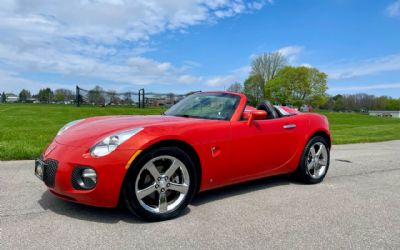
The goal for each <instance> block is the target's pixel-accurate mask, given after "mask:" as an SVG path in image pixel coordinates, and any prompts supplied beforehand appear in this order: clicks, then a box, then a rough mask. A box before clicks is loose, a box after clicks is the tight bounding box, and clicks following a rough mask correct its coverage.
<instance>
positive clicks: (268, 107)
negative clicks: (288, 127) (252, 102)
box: [257, 101, 279, 119]
mask: <svg viewBox="0 0 400 250" xmlns="http://www.w3.org/2000/svg"><path fill="white" fill-rule="evenodd" d="M257 109H258V110H265V111H267V119H274V118H277V117H279V116H278V113H277V112H276V110H275V108H274V106H273V105H272V104H271V103H270V102H269V101H263V102H262V103H260V105H258V106H257Z"/></svg>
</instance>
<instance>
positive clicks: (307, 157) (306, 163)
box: [296, 136, 330, 184]
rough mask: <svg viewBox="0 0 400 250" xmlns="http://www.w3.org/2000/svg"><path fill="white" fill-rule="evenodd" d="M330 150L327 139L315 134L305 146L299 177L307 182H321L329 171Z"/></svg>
mask: <svg viewBox="0 0 400 250" xmlns="http://www.w3.org/2000/svg"><path fill="white" fill-rule="evenodd" d="M329 154H330V152H329V146H328V143H327V141H326V140H325V139H324V138H323V137H321V136H314V137H313V138H311V139H310V141H309V142H308V143H307V145H306V146H305V148H304V151H303V155H302V157H301V162H300V164H299V166H298V168H297V171H296V175H297V177H298V179H299V180H300V181H302V182H304V183H307V184H316V183H319V182H321V181H322V180H323V179H324V178H325V176H326V173H327V172H328V168H329V160H330V155H329Z"/></svg>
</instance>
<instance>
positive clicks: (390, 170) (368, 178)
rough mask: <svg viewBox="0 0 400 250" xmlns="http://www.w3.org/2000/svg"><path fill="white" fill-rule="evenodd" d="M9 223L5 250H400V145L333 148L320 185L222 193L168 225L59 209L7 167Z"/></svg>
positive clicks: (284, 181)
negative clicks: (146, 249)
mask: <svg viewBox="0 0 400 250" xmlns="http://www.w3.org/2000/svg"><path fill="white" fill-rule="evenodd" d="M0 220H1V221H0V229H1V230H0V238H1V241H0V249H39V248H44V249H50V248H57V249H58V248H63V249H66V248H76V249H77V248H79V249H88V248H98V249H110V248H116V249H128V248H129V249H133V248H138V249H144V248H152V249H161V248H164V249H171V248H179V249H189V248H191V249H209V248H212V249H227V248H230V249H231V248H233V249H254V248H256V249H294V248H296V249H309V248H312V249H350V248H351V249H366V248H368V249H370V248H373V249H400V141H390V142H383V143H370V144H352V145H340V146H334V148H333V150H332V155H331V166H330V169H329V172H328V175H327V177H326V179H325V181H324V182H323V183H321V184H318V185H302V184H299V183H296V182H293V181H291V180H290V178H288V177H287V176H280V177H272V178H266V179H262V180H258V181H253V182H249V183H245V184H239V185H235V186H231V187H226V188H222V189H218V190H213V191H209V192H205V193H202V194H200V195H198V197H197V198H196V199H195V200H194V201H193V202H192V204H191V205H190V206H189V208H188V209H186V211H185V213H184V215H183V216H181V217H179V218H177V219H175V220H171V221H165V222H159V223H146V222H143V221H140V220H137V219H135V218H134V217H132V216H131V215H130V214H129V213H128V212H127V211H126V210H124V209H122V208H119V209H101V208H94V207H89V206H83V205H79V204H73V203H69V202H65V201H62V200H59V199H58V198H56V197H53V196H52V195H51V194H49V193H48V192H47V191H46V188H45V187H44V185H43V184H42V183H41V182H40V181H39V180H38V179H37V178H36V177H35V176H34V175H33V161H11V162H0Z"/></svg>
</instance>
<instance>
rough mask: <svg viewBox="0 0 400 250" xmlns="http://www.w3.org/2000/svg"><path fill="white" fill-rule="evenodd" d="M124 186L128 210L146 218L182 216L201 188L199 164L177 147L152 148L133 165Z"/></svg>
mask: <svg viewBox="0 0 400 250" xmlns="http://www.w3.org/2000/svg"><path fill="white" fill-rule="evenodd" d="M131 168H132V169H131V171H129V172H128V175H127V177H126V181H125V183H124V187H123V197H124V200H125V203H126V206H127V207H128V209H129V210H130V211H131V212H132V213H133V214H135V215H137V216H139V217H141V218H143V219H146V220H153V221H154V220H156V221H158V220H167V219H171V218H174V217H176V216H178V215H179V214H180V213H181V212H182V211H183V210H184V209H185V208H186V207H187V205H188V204H189V202H190V201H191V199H192V198H193V196H194V193H195V190H196V188H197V183H196V182H197V178H195V165H194V163H193V161H192V160H191V159H190V157H189V156H188V155H187V154H186V153H185V152H184V151H182V150H181V149H179V148H177V147H162V148H156V149H153V150H151V151H150V152H148V153H146V154H145V155H144V156H143V157H141V158H140V159H139V160H138V162H137V163H135V165H134V166H131Z"/></svg>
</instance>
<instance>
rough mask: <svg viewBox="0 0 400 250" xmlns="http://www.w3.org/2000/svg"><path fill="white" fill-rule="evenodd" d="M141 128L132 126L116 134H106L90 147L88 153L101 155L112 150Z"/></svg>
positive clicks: (95, 155)
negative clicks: (132, 127)
mask: <svg viewBox="0 0 400 250" xmlns="http://www.w3.org/2000/svg"><path fill="white" fill-rule="evenodd" d="M142 130H143V128H134V129H130V130H126V131H123V132H120V133H117V134H113V135H110V136H107V137H106V138H104V139H103V140H101V141H99V142H98V143H96V144H95V145H93V146H92V147H91V148H90V154H91V155H92V156H94V157H102V156H105V155H108V154H109V153H111V152H112V151H114V150H115V149H116V148H117V147H118V146H119V145H121V144H122V143H124V142H125V141H126V140H128V139H129V138H131V137H132V136H134V135H135V134H137V133H139V132H140V131H142Z"/></svg>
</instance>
